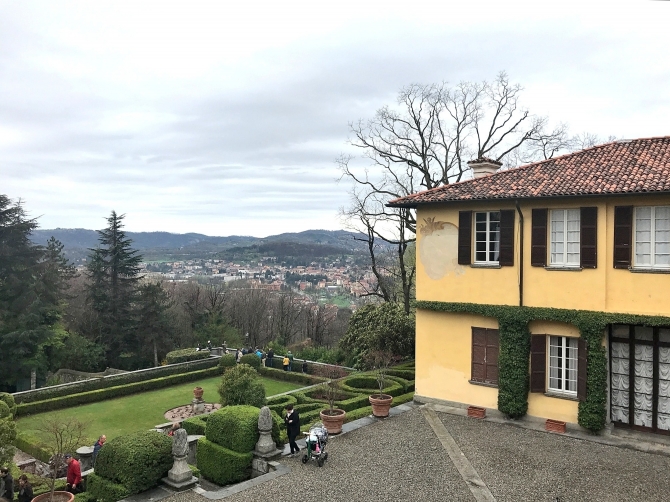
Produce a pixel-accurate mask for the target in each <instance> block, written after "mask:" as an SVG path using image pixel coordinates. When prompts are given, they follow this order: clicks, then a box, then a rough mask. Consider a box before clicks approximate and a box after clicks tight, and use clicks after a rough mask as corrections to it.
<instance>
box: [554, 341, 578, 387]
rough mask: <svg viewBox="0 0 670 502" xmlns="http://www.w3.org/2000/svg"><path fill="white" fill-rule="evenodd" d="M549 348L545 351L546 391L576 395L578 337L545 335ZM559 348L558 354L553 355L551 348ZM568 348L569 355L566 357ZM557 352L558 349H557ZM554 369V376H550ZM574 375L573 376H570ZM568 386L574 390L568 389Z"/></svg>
mask: <svg viewBox="0 0 670 502" xmlns="http://www.w3.org/2000/svg"><path fill="white" fill-rule="evenodd" d="M547 344H548V348H549V350H548V351H547V391H548V392H550V393H554V394H564V395H566V396H570V397H577V382H578V380H577V379H578V375H577V371H578V368H579V343H578V338H575V337H570V336H557V335H549V336H548V337H547ZM554 347H556V348H557V349H560V354H556V355H553V354H552V348H554ZM568 348H570V349H571V355H572V356H573V357H568ZM557 352H558V350H557ZM552 369H555V370H556V372H555V376H552ZM571 375H574V378H570V377H571ZM569 387H572V388H574V390H569Z"/></svg>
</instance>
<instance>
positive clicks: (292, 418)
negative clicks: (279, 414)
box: [284, 404, 300, 455]
mask: <svg viewBox="0 0 670 502" xmlns="http://www.w3.org/2000/svg"><path fill="white" fill-rule="evenodd" d="M284 423H285V424H286V433H287V434H288V442H289V445H290V446H291V455H293V454H294V453H298V452H299V451H300V447H299V446H298V445H297V443H296V442H295V438H296V437H298V434H300V415H299V414H298V411H297V410H294V409H293V405H292V404H288V405H286V416H285V417H284Z"/></svg>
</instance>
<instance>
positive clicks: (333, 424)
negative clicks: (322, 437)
mask: <svg viewBox="0 0 670 502" xmlns="http://www.w3.org/2000/svg"><path fill="white" fill-rule="evenodd" d="M346 414H347V413H346V412H345V411H344V410H340V409H339V408H333V409H332V410H330V409H328V410H321V411H320V412H319V417H320V418H321V422H323V426H324V427H325V428H326V430H327V431H328V434H339V433H340V432H342V424H343V423H344V417H345V416H346Z"/></svg>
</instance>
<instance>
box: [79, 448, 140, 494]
mask: <svg viewBox="0 0 670 502" xmlns="http://www.w3.org/2000/svg"><path fill="white" fill-rule="evenodd" d="M105 448H107V445H105ZM105 448H103V449H102V450H100V454H102V451H103V450H104V449H105ZM97 467H98V466H97V461H96V468H97ZM86 490H87V493H90V495H91V497H94V498H95V499H96V500H97V501H98V502H116V501H117V500H121V499H124V498H126V497H128V496H129V495H130V492H129V491H128V489H127V488H126V487H125V486H123V485H121V484H119V483H114V482H113V481H110V480H109V479H106V478H103V477H102V476H100V475H98V474H96V473H95V472H92V473H91V474H89V475H88V476H87V477H86Z"/></svg>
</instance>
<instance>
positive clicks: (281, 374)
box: [258, 366, 326, 386]
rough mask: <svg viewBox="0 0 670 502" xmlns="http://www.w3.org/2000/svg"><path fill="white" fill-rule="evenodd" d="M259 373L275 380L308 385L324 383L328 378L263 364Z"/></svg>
mask: <svg viewBox="0 0 670 502" xmlns="http://www.w3.org/2000/svg"><path fill="white" fill-rule="evenodd" d="M258 373H260V374H261V375H262V376H266V377H268V378H272V379H274V380H282V381H284V382H293V383H299V384H303V385H305V386H307V385H315V384H317V383H322V382H325V381H326V378H321V377H318V376H314V375H308V374H306V373H295V372H292V371H284V370H277V369H274V368H267V367H265V366H261V367H260V368H258Z"/></svg>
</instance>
